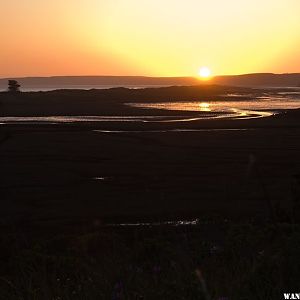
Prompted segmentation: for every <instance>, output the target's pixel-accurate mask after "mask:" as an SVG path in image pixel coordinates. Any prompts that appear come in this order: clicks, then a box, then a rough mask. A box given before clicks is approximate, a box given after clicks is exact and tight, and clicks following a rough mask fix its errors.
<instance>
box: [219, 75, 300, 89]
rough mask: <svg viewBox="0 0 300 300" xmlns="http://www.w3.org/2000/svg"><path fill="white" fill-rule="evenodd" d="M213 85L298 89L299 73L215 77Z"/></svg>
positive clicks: (299, 83)
mask: <svg viewBox="0 0 300 300" xmlns="http://www.w3.org/2000/svg"><path fill="white" fill-rule="evenodd" d="M214 83H215V84H220V85H234V86H246V87H300V73H292V74H272V73H257V74H245V75H233V76H217V77H215V78H214Z"/></svg>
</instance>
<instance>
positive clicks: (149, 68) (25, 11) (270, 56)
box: [0, 0, 300, 77]
mask: <svg viewBox="0 0 300 300" xmlns="http://www.w3.org/2000/svg"><path fill="white" fill-rule="evenodd" d="M0 28H1V47H0V77H12V76H14V77H17V76H51V75H149V76H196V75H197V73H198V70H199V68H200V67H201V66H208V67H209V68H211V69H212V71H213V74H241V73H252V72H276V73H285V72H300V60H299V57H300V50H299V49H300V1H299V0H226V1H225V0H210V1H208V0H185V1H182V0H163V1H162V0H114V1H112V0H64V1H61V0H51V1H50V0H43V1H40V0H22V1H18V3H15V4H13V3H11V2H9V1H6V2H4V3H1V18H0Z"/></svg>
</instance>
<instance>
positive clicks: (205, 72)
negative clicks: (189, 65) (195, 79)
mask: <svg viewBox="0 0 300 300" xmlns="http://www.w3.org/2000/svg"><path fill="white" fill-rule="evenodd" d="M199 76H200V78H201V79H205V80H208V79H210V78H211V76H212V72H211V70H210V68H208V67H201V68H200V70H199Z"/></svg>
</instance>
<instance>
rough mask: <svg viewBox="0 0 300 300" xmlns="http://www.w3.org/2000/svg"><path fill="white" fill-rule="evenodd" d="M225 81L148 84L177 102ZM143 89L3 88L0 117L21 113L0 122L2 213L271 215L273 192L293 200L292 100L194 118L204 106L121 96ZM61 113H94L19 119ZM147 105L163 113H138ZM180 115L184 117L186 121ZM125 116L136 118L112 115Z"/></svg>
mask: <svg viewBox="0 0 300 300" xmlns="http://www.w3.org/2000/svg"><path fill="white" fill-rule="evenodd" d="M224 89H226V92H227V93H228V88H222V87H214V88H213V87H210V88H207V90H206V91H205V90H204V91H203V89H199V90H195V87H192V88H191V89H187V88H182V89H181V90H180V89H178V88H175V90H172V89H169V91H166V89H153V91H152V94H153V96H152V99H156V100H157V101H161V100H162V99H166V98H168V97H171V96H172V99H174V98H175V101H182V99H183V97H184V99H187V100H189V99H191V98H194V97H195V95H194V94H195V93H198V94H199V93H200V94H201V93H202V95H198V97H201V99H203V100H202V101H209V100H210V99H213V98H214V99H215V97H216V94H218V95H220V94H224V93H225V91H224ZM232 89H234V88H232ZM149 90H150V91H151V90H152V89H149ZM149 90H145V91H142V92H141V91H128V90H126V89H124V90H123V89H121V91H116V90H104V91H96V90H95V91H79V92H78V91H54V92H48V93H22V94H20V95H17V96H11V95H8V96H7V95H6V94H5V93H3V94H1V96H0V102H1V104H2V105H1V106H2V109H1V118H2V121H3V120H6V119H5V118H7V117H10V118H11V117H14V118H15V117H16V116H19V117H20V116H22V117H23V118H25V119H23V120H21V121H20V120H18V121H13V120H11V119H10V121H8V122H2V123H3V124H2V125H1V139H2V142H1V147H0V153H1V169H2V179H1V190H2V195H3V196H2V210H1V215H2V218H1V219H2V221H3V222H4V224H5V222H24V221H26V222H43V221H46V222H49V221H50V222H51V221H53V222H54V223H55V222H57V221H58V220H60V221H62V222H63V221H69V220H74V221H80V222H81V221H86V222H98V221H99V220H100V222H103V223H110V222H115V223H118V222H123V221H128V222H131V221H134V222H136V221H137V222H143V221H157V220H159V221H165V220H186V219H192V218H198V217H201V216H209V215H220V216H223V217H224V218H225V217H230V218H236V219H239V218H243V217H244V216H248V217H249V216H250V217H260V218H268V216H269V214H270V208H269V201H271V202H272V205H274V206H276V205H277V206H283V207H290V205H292V204H291V202H292V201H294V200H293V199H294V197H297V195H294V194H293V193H294V188H297V184H299V182H297V178H299V174H300V163H299V158H298V156H299V146H300V144H299V143H300V142H299V141H300V139H299V136H300V126H299V125H300V123H299V115H300V112H299V110H285V111H280V112H278V113H276V114H274V115H273V114H271V116H269V117H258V118H226V117H224V118H217V119H214V118H212V119H205V118H204V119H201V118H200V119H198V118H195V120H194V119H193V117H196V116H198V117H199V114H200V116H201V113H202V114H203V113H204V112H201V111H200V112H195V111H194V112H193V111H180V113H179V112H178V111H176V110H175V111H172V110H162V109H156V110H155V109H148V110H145V109H142V108H138V107H132V106H128V105H124V102H125V103H127V102H128V100H130V102H133V101H135V102H145V101H149V100H148V99H147V97H146V96H147V94H149V93H150V91H149ZM178 91H179V93H178ZM199 91H200V92H199ZM262 92H265V91H262ZM137 93H144V95H141V96H140V95H137ZM168 93H169V94H168ZM203 93H205V95H203ZM231 93H232V91H231ZM239 93H240V94H241V95H240V96H239V98H238V100H239V101H245V100H249V98H251V97H252V96H249V89H247V90H242V91H241V90H239ZM243 93H244V95H242V94H243ZM251 93H254V94H255V93H258V92H257V91H251ZM124 94H125V96H126V97H125V96H124ZM70 95H71V96H70ZM145 95H146V96H145ZM170 95H171V96H170ZM174 95H175V96H174ZM176 95H177V96H176ZM155 96H156V98H155ZM256 96H257V97H259V95H256ZM11 97H15V98H13V99H12V98H11ZM176 97H178V98H177V99H178V100H177V99H176ZM230 97H231V96H227V97H226V96H224V97H223V99H222V100H223V101H226V100H229V99H230ZM236 97H237V96H235V98H236ZM235 100H236V99H235ZM79 110H80V113H79ZM64 115H66V116H86V117H87V116H94V118H95V116H102V119H101V121H97V118H96V120H92V121H89V119H88V120H86V119H85V120H84V121H81V122H80V121H78V120H77V121H76V120H75V121H74V120H73V121H72V120H71V121H70V120H69V121H66V120H64V121H58V122H56V121H55V119H51V118H50V120H48V121H47V120H46V121H45V120H43V119H42V120H39V119H38V120H27V121H26V118H27V117H32V116H34V117H35V118H36V117H39V118H41V117H45V116H54V117H55V116H64ZM145 115H147V116H149V115H151V116H152V118H153V116H155V117H160V118H163V120H167V122H161V119H158V120H160V121H157V119H155V122H154V121H153V120H152V119H150V121H149V120H148V121H145V120H144V119H143V116H145ZM179 115H180V118H182V117H184V119H185V118H188V119H189V118H191V117H192V118H191V120H189V121H185V122H182V121H181V120H182V119H180V118H179V119H178V116H179ZM103 116H105V118H109V120H107V119H105V118H104V119H103ZM116 116H119V118H118V119H117V120H111V118H113V117H114V118H115V117H116ZM128 116H131V118H133V116H137V117H138V119H137V120H136V119H134V121H132V120H129V121H128V120H127V121H123V120H122V119H120V117H123V118H126V117H127V118H128ZM3 118H4V119H3ZM170 118H171V119H172V120H173V121H172V122H168V120H170ZM151 120H152V121H151ZM297 176H298V177H297ZM12 220H13V221H12Z"/></svg>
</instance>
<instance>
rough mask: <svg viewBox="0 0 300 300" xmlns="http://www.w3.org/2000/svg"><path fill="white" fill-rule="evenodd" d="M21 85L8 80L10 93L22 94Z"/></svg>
mask: <svg viewBox="0 0 300 300" xmlns="http://www.w3.org/2000/svg"><path fill="white" fill-rule="evenodd" d="M20 87H21V85H20V84H19V83H18V81H16V80H8V91H9V92H11V93H18V92H20Z"/></svg>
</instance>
